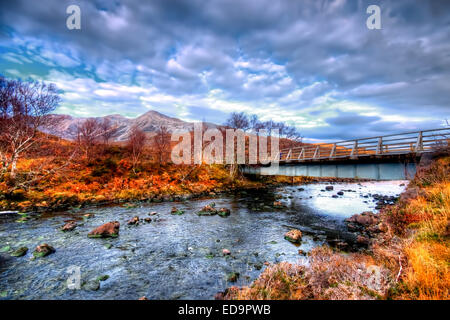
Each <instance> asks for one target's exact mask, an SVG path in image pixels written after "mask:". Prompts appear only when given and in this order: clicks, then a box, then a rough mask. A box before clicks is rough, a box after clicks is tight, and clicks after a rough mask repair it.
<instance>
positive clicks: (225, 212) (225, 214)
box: [217, 208, 231, 217]
mask: <svg viewBox="0 0 450 320" xmlns="http://www.w3.org/2000/svg"><path fill="white" fill-rule="evenodd" d="M230 213H231V212H230V209H227V208H221V209H220V210H219V211H218V212H217V214H218V215H219V216H221V217H228V216H229V215H230Z"/></svg>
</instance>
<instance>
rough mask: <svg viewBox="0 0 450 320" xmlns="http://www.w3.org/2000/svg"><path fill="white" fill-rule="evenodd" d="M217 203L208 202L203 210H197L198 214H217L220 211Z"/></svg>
mask: <svg viewBox="0 0 450 320" xmlns="http://www.w3.org/2000/svg"><path fill="white" fill-rule="evenodd" d="M215 205H216V204H215V203H211V204H207V205H206V206H204V207H203V208H202V210H200V211H199V212H197V215H199V216H213V215H216V214H217V213H218V211H217V210H216V209H215V208H214V207H215Z"/></svg>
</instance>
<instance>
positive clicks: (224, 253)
mask: <svg viewBox="0 0 450 320" xmlns="http://www.w3.org/2000/svg"><path fill="white" fill-rule="evenodd" d="M222 254H223V255H224V256H229V255H230V254H231V251H230V250H228V249H223V250H222Z"/></svg>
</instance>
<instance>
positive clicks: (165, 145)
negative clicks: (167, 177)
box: [153, 126, 170, 164]
mask: <svg viewBox="0 0 450 320" xmlns="http://www.w3.org/2000/svg"><path fill="white" fill-rule="evenodd" d="M153 143H154V146H155V151H156V152H157V156H156V158H157V159H158V162H159V163H160V164H161V163H165V162H166V160H167V159H168V156H169V153H170V134H169V130H168V129H167V127H165V126H160V127H158V129H157V130H156V134H155V136H154V137H153Z"/></svg>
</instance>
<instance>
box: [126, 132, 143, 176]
mask: <svg viewBox="0 0 450 320" xmlns="http://www.w3.org/2000/svg"><path fill="white" fill-rule="evenodd" d="M146 139H147V137H146V136H145V133H144V131H142V130H141V129H140V128H139V127H137V126H133V127H132V128H131V132H130V136H129V137H128V148H129V149H130V152H131V160H132V163H133V171H134V173H136V171H135V170H136V165H137V163H138V162H139V160H140V158H141V155H142V152H143V151H144V147H145V140H146Z"/></svg>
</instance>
